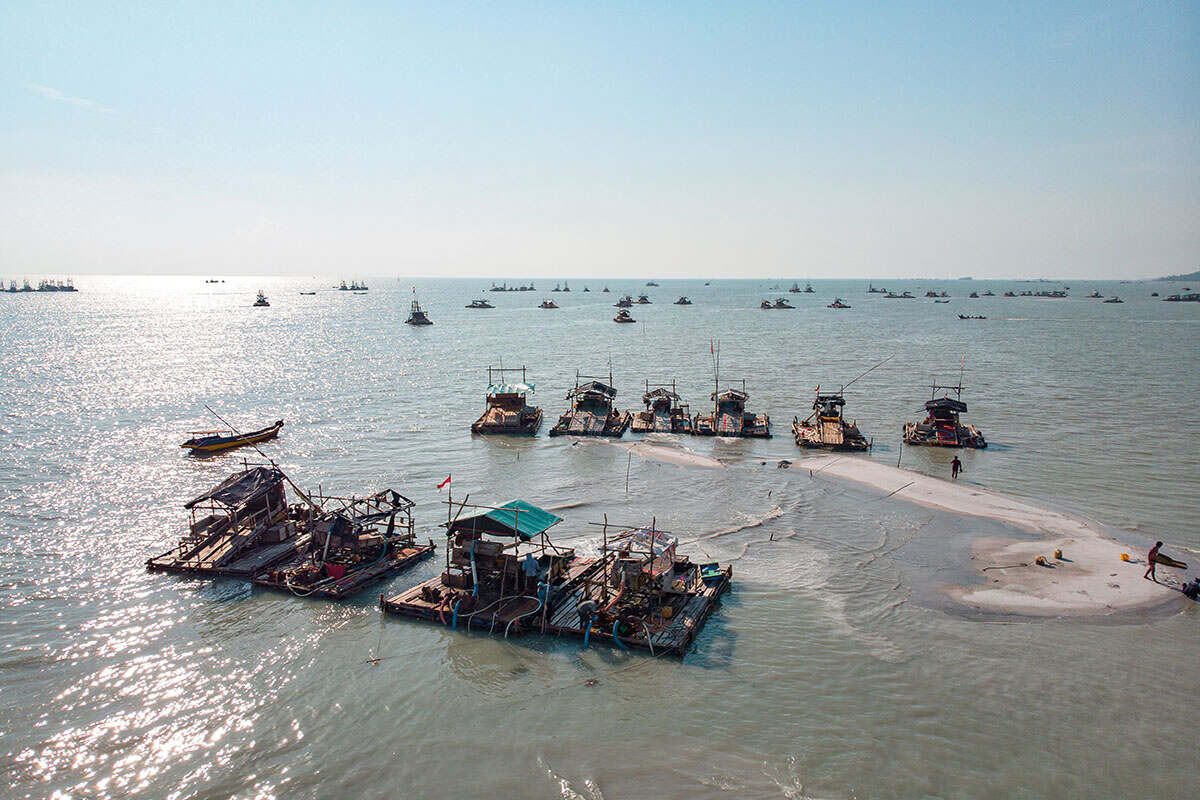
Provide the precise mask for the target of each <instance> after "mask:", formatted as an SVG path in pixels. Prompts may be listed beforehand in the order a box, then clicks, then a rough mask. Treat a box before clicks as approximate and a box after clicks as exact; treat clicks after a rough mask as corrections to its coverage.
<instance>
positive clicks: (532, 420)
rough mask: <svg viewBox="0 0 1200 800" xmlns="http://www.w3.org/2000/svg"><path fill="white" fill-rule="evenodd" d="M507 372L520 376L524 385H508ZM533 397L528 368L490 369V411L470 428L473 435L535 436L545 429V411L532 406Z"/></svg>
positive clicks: (488, 398)
mask: <svg viewBox="0 0 1200 800" xmlns="http://www.w3.org/2000/svg"><path fill="white" fill-rule="evenodd" d="M506 372H520V373H521V382H520V383H509V382H506V381H505V380H504V373H506ZM531 394H533V384H531V383H529V382H527V381H526V380H525V367H508V368H504V367H488V387H487V394H486V401H485V402H486V403H487V410H486V411H484V412H483V416H481V417H480V418H479V419H477V420H475V422H474V423H473V424H472V425H471V433H483V434H506V435H509V436H533V435H534V434H536V433H537V431H538V428H540V427H541V426H542V410H541V409H540V408H538V407H537V406H531V405H529V401H528V396H529V395H531Z"/></svg>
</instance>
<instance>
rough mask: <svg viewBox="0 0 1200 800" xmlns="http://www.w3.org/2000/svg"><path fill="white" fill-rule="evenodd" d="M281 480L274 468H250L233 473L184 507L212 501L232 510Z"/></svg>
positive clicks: (280, 473)
mask: <svg viewBox="0 0 1200 800" xmlns="http://www.w3.org/2000/svg"><path fill="white" fill-rule="evenodd" d="M282 480H283V473H282V472H280V471H279V470H277V469H275V468H274V467H251V468H250V469H247V470H243V471H241V472H235V473H233V474H232V475H230V476H229V477H228V478H226V479H225V480H223V481H221V483H220V484H218V485H217V487H216V488H214V489H210V490H208V491H207V492H205V493H204V494H202V495H200V496H199V497H197V498H195V499H194V500H191V501H190V502H188V503H186V504H185V505H184V508H192V507H193V506H195V505H196V504H197V503H202V502H204V501H205V500H214V501H216V502H218V503H220V504H221V505H225V506H229V507H230V508H234V507H236V506H240V505H241V504H242V503H244V502H246V501H247V500H249V499H250V498H252V497H254V496H255V495H258V494H261V493H263V492H265V491H267V490H268V489H270V488H271V487H272V486H274V485H275V484H277V483H279V482H280V481H282Z"/></svg>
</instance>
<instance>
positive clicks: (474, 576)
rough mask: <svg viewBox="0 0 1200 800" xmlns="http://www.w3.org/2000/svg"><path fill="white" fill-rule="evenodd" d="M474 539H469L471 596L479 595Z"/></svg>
mask: <svg viewBox="0 0 1200 800" xmlns="http://www.w3.org/2000/svg"><path fill="white" fill-rule="evenodd" d="M475 542H476V540H475V539H472V540H471V597H478V596H479V577H478V575H477V574H476V572H475Z"/></svg>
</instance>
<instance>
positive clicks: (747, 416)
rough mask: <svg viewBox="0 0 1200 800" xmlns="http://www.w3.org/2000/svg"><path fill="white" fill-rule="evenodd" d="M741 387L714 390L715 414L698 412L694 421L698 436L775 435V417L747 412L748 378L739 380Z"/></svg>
mask: <svg viewBox="0 0 1200 800" xmlns="http://www.w3.org/2000/svg"><path fill="white" fill-rule="evenodd" d="M739 384H740V386H741V388H740V389H736V388H733V387H732V386H731V387H728V388H725V389H721V388H718V389H717V391H715V392H713V393H712V395H711V397H712V400H713V413H712V414H697V415H696V419H695V420H694V421H693V423H692V432H693V433H695V434H696V435H697V436H740V437H749V438H758V439H769V438H771V420H770V418H769V417H768V416H767V415H766V414H752V413H750V412H748V411H746V401H747V400H748V399H750V395H749V394H748V393H747V392H746V381H745V380H741V381H739Z"/></svg>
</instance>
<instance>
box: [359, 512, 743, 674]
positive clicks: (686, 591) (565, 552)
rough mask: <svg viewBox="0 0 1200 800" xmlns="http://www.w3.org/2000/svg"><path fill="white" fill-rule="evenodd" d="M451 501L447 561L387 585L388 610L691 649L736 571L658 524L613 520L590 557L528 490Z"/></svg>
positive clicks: (452, 622)
mask: <svg viewBox="0 0 1200 800" xmlns="http://www.w3.org/2000/svg"><path fill="white" fill-rule="evenodd" d="M468 499H469V498H468ZM448 505H449V508H450V516H449V519H448V520H447V522H446V524H445V527H446V531H447V540H446V554H447V555H446V568H445V570H444V571H443V572H442V574H441V575H439V576H437V577H436V578H433V579H431V580H429V581H426V582H425V583H422V584H420V585H419V586H414V587H412V588H411V589H407V590H405V591H403V592H401V593H399V594H397V595H394V596H392V597H390V598H389V597H385V596H382V595H381V596H380V598H379V603H380V607H381V608H382V609H383V611H384V612H385V613H388V614H394V615H397V616H405V617H413V618H416V619H422V620H426V621H430V622H438V623H440V624H442V625H445V626H446V627H449V628H452V629H457V628H458V627H460V626H462V627H464V628H478V629H481V630H486V631H487V632H488V633H489V634H494V635H502V636H504V638H508V637H509V636H510V635H516V634H520V633H525V632H540V633H543V634H555V635H556V636H562V635H567V636H574V637H576V638H581V639H583V642H584V646H585V647H586V646H587V645H588V644H589V643H590V641H591V640H592V639H598V640H600V641H605V642H609V643H613V644H615V645H617V646H618V647H620V648H622V649H625V650H628V649H630V648H639V649H644V650H648V651H649V652H650V653H651V654H653V655H660V654H670V655H676V656H681V657H682V656H683V655H684V654H685V653H686V652H687V650H688V648H689V647H690V646H691V644H692V642H693V641H694V640H695V638H696V635H697V634H698V633H699V632H700V630H701V628H703V626H704V623H705V622H706V621H707V619H708V617H709V616H710V615H711V614H712V612H713V610H714V609H715V607H716V603H717V600H718V599H719V598H720V596H721V595H722V594H723V593H724V592H725V591H727V590H728V588H729V583H730V580H731V578H732V576H733V569H732V568H731V567H726V568H725V569H721V567H720V566H719V565H718V564H715V563H713V564H703V565H697V564H693V563H692V562H691V561H690V560H689V559H688V558H687V557H686V556H679V555H678V554H677V553H676V548H677V545H678V542H677V540H676V539H675V538H674V537H673V536H670V535H669V534H667V533H665V532H663V531H659V530H657V529H656V526H655V525H654V524H651V525H650V526H649V527H640V528H623V529H619V531H620V532H619V533H617V535H615V536H613V537H611V538H610V537H609V535H608V532H609V526H608V525H607V523H605V524H604V539H603V545H602V546H601V549H600V556H599V557H598V558H595V559H581V558H579V557H577V556H576V554H575V550H574V549H572V548H564V547H558V546H556V545H555V544H553V543H552V542H551V541H550V538H549V535H548V533H547V532H548V531H549V530H550V529H551V528H552V527H554V526H555V525H557V524H558V523H559V522H561V521H562V518H561V517H558V516H556V515H554V514H551V513H550V512H548V511H545V510H543V509H541V508H538V507H537V506H534V505H532V504H530V503H527V502H525V501H523V500H513V501H511V502H508V503H505V504H504V505H502V506H478V505H470V504H468V503H467V502H466V501H463V502H462V503H455V502H453V501H450V502H449V503H448ZM464 511H468V512H469V513H467V514H465V515H464V513H463V512H464Z"/></svg>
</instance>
